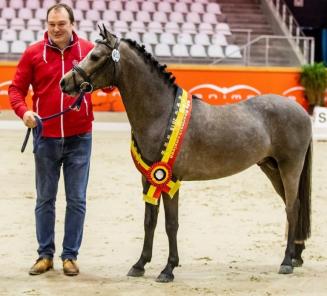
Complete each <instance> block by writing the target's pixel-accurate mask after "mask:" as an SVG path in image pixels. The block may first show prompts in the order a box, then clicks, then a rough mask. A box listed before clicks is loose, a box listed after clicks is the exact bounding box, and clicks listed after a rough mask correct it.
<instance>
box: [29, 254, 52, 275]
mask: <svg viewBox="0 0 327 296" xmlns="http://www.w3.org/2000/svg"><path fill="white" fill-rule="evenodd" d="M52 268H53V260H52V259H51V258H39V259H37V260H36V262H35V264H34V265H33V266H32V267H31V269H30V270H29V272H28V273H29V274H30V275H39V274H41V273H44V272H46V271H48V270H50V269H52Z"/></svg>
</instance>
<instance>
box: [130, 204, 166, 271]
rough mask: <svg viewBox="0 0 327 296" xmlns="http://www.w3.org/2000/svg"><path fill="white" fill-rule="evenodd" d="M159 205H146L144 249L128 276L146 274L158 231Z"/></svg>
mask: <svg viewBox="0 0 327 296" xmlns="http://www.w3.org/2000/svg"><path fill="white" fill-rule="evenodd" d="M159 204H160V202H159V203H158V205H157V206H156V205H152V204H149V203H145V214H144V242H143V249H142V253H141V256H140V259H139V260H138V261H137V262H136V263H135V264H134V265H133V266H132V268H131V269H130V270H129V272H128V273H127V275H128V276H133V277H139V276H143V275H144V272H145V269H144V266H145V264H146V263H148V262H150V261H151V258H152V249H153V237H154V231H155V229H156V226H157V221H158V213H159Z"/></svg>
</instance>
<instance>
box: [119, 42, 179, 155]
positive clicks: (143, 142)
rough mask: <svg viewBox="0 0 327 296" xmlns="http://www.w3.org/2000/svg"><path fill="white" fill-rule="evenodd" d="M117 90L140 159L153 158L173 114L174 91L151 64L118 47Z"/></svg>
mask: <svg viewBox="0 0 327 296" xmlns="http://www.w3.org/2000/svg"><path fill="white" fill-rule="evenodd" d="M120 51H121V53H122V54H121V56H122V58H121V60H120V72H121V73H120V75H118V79H117V87H118V89H119V91H120V94H121V96H122V99H123V103H124V105H125V108H126V112H127V116H128V119H129V121H130V124H131V127H132V130H133V133H134V136H135V139H136V141H137V144H138V146H139V148H140V150H141V153H142V155H143V156H144V157H145V158H147V159H149V160H153V159H152V158H153V157H155V156H156V155H157V154H158V152H159V149H160V146H161V143H162V141H163V138H164V134H165V131H166V128H167V126H168V123H169V118H170V114H171V112H172V108H173V104H174V99H175V91H176V87H175V86H174V85H172V84H171V83H170V82H169V81H165V80H164V78H163V77H161V76H160V73H159V69H156V68H155V66H154V65H153V64H152V61H151V60H146V61H145V60H144V57H142V53H139V52H137V49H133V48H131V47H130V46H129V45H128V44H126V43H125V42H122V43H121V49H120Z"/></svg>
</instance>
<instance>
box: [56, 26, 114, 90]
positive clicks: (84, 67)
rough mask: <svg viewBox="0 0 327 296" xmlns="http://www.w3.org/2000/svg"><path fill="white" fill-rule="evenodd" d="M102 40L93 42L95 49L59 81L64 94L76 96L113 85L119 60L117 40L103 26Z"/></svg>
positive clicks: (101, 30)
mask: <svg viewBox="0 0 327 296" xmlns="http://www.w3.org/2000/svg"><path fill="white" fill-rule="evenodd" d="M99 29H100V36H101V37H102V39H101V40H100V39H99V40H96V41H95V47H94V48H93V49H92V50H91V51H90V52H89V53H88V55H87V56H86V57H85V58H84V59H83V60H82V61H81V62H80V63H79V64H77V65H74V66H73V69H72V70H71V71H69V72H67V73H66V74H65V75H64V76H63V78H62V79H61V81H60V87H61V89H62V91H63V92H64V93H67V94H69V95H71V96H76V95H77V94H78V93H79V92H81V91H84V92H92V91H94V90H96V89H99V88H104V87H106V86H111V85H115V78H116V75H117V65H118V63H119V59H120V53H119V50H118V46H119V41H118V38H117V37H116V36H115V35H113V34H111V33H110V32H109V31H108V30H107V29H106V27H105V26H104V25H103V27H102V28H101V27H100V26H99Z"/></svg>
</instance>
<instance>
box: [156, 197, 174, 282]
mask: <svg viewBox="0 0 327 296" xmlns="http://www.w3.org/2000/svg"><path fill="white" fill-rule="evenodd" d="M178 196H179V191H177V192H176V194H175V195H174V197H173V198H170V197H169V196H168V194H163V195H162V199H163V203H164V208H165V224H166V233H167V236H168V241H169V256H168V262H167V265H166V266H165V268H164V269H163V270H162V271H161V273H160V275H159V276H158V277H157V282H161V283H167V282H171V281H173V280H174V274H173V270H174V268H175V267H176V266H178V262H179V257H178V249H177V231H178Z"/></svg>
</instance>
